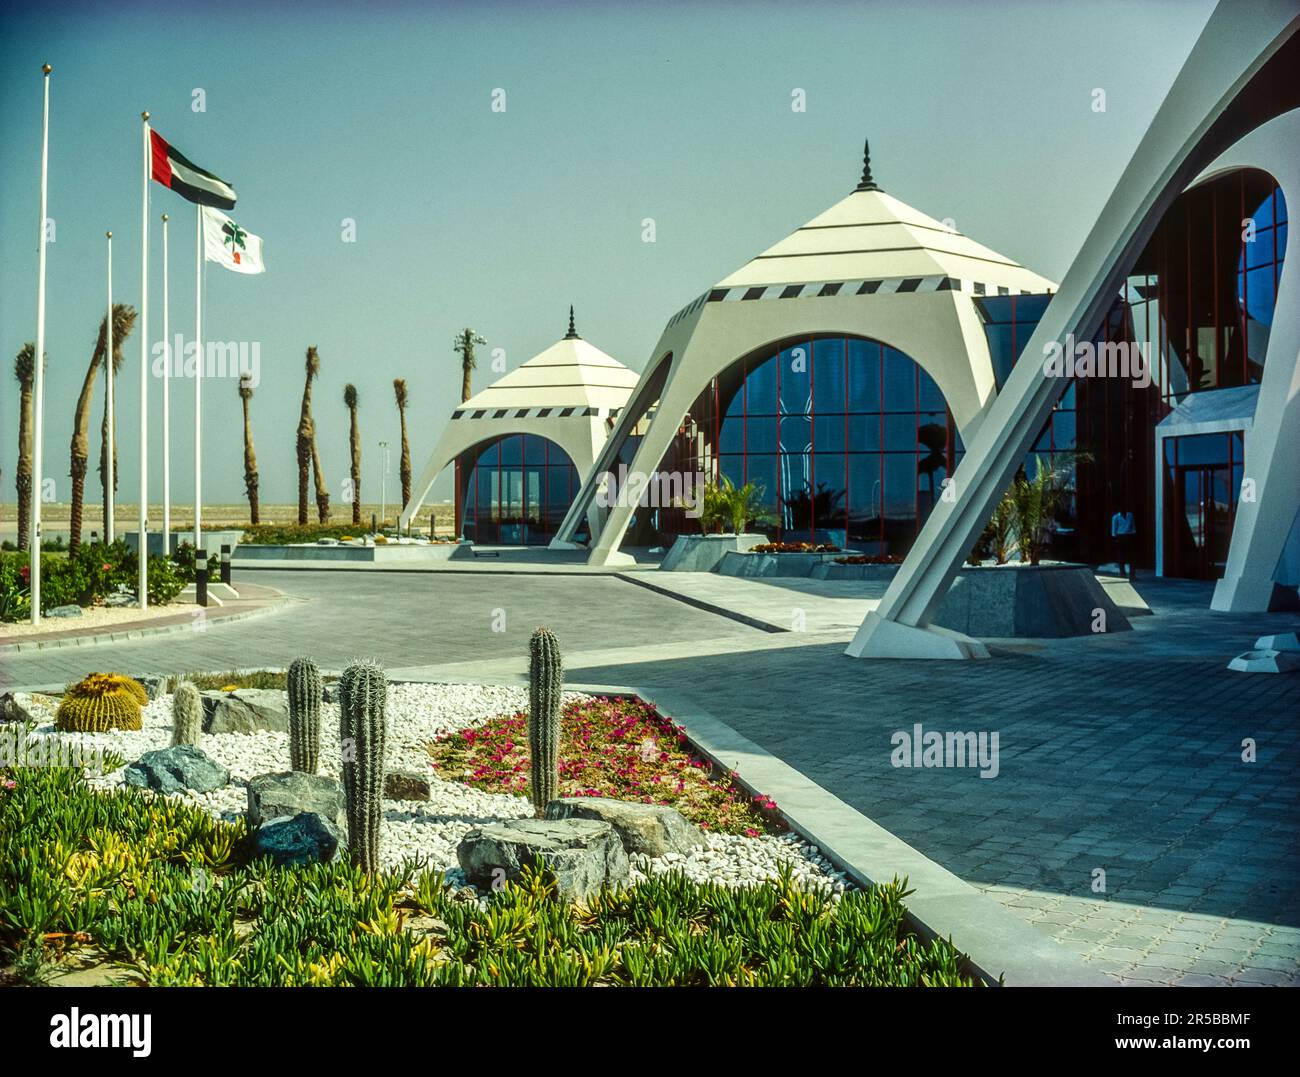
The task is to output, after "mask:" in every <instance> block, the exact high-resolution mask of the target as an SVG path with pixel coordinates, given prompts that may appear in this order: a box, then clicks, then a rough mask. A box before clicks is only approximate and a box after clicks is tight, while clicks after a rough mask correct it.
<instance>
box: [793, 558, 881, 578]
mask: <svg viewBox="0 0 1300 1077" xmlns="http://www.w3.org/2000/svg"><path fill="white" fill-rule="evenodd" d="M837 556H843V555H842V554H830V555H829V556H828V557H827V559H826V560H825V561H823V562H822V563H821V564H820V565H813V567H812V571H811V572H809V573H808V575H809V577H810V578H811V579H814V580H892V579H893V578H894V574H895V573H897V572H898V565H884V564H882V565H841V564H837V563H836V561H835V558H836V557H837Z"/></svg>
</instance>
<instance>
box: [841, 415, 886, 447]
mask: <svg viewBox="0 0 1300 1077" xmlns="http://www.w3.org/2000/svg"><path fill="white" fill-rule="evenodd" d="M848 448H849V451H850V452H878V451H879V450H880V416H879V415H850V416H849V444H848Z"/></svg>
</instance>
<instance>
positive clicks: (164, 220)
mask: <svg viewBox="0 0 1300 1077" xmlns="http://www.w3.org/2000/svg"><path fill="white" fill-rule="evenodd" d="M166 223H167V214H165V213H164V214H163V224H166Z"/></svg>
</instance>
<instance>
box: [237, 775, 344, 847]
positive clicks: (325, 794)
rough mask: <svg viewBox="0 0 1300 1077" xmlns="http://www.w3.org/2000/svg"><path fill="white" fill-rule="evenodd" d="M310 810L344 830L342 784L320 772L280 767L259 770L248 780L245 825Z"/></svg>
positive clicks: (255, 825) (340, 831)
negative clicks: (278, 769) (274, 770)
mask: <svg viewBox="0 0 1300 1077" xmlns="http://www.w3.org/2000/svg"><path fill="white" fill-rule="evenodd" d="M302 812H311V813H312V814H314V815H319V816H320V817H321V818H323V819H327V820H328V821H329V822H331V823H333V825H334V827H335V829H336V830H337V831H338V832H339V833H340V834H344V833H346V832H347V825H348V824H347V798H346V797H345V796H344V795H343V784H342V783H341V782H340V781H339V780H338V779H337V778H330V777H327V776H326V775H324V774H304V773H303V772H302V771H298V770H293V771H282V772H281V773H279V774H262V775H259V776H258V777H256V778H253V779H251V780H250V781H249V783H248V825H249V827H250V828H253V827H258V826H261V825H262V824H263V823H265V822H266V821H267V820H268V819H278V818H280V817H281V816H285V815H288V816H294V815H299V814H301V813H302Z"/></svg>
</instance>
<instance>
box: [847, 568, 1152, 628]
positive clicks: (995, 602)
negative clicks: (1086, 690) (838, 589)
mask: <svg viewBox="0 0 1300 1077" xmlns="http://www.w3.org/2000/svg"><path fill="white" fill-rule="evenodd" d="M846 567H847V566H846ZM864 567H866V566H864ZM1098 611H1101V612H1102V613H1104V615H1105V616H1104V621H1103V619H1101V618H1099V617H1098ZM934 623H935V624H937V625H940V626H942V627H943V628H951V629H953V630H955V631H957V632H964V633H965V634H966V635H968V636H975V637H977V638H980V637H983V638H990V637H992V638H1008V637H1019V638H1022V639H1060V638H1062V637H1065V636H1090V635H1093V634H1094V633H1096V632H1097V631H1098V629H1097V625H1098V624H1099V623H1104V629H1103V631H1105V632H1128V631H1131V630H1132V627H1133V626H1132V625H1130V624H1129V622H1128V618H1127V617H1125V616H1124V613H1123V611H1122V610H1121V609H1120V608H1119V607H1118V606H1117V605H1115V603H1114V602H1112V601H1111V600H1110V598H1109V596H1107V594H1106V592H1105V591H1104V590H1103V589H1102V586H1101V584H1100V583H1099V582H1098V581H1097V577H1096V576H1094V575H1093V574H1092V570H1091V569H1090V568H1088V567H1087V566H1085V565H1000V566H997V567H984V568H963V569H962V570H961V571H960V572H959V573H958V574H957V576H956V578H955V579H954V580H953V581H952V587H951V588H949V590H948V594H947V596H946V597H945V598H944V600H943V604H942V605H941V606H940V607H939V611H938V612H937V613H936V614H935V616H934Z"/></svg>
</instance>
